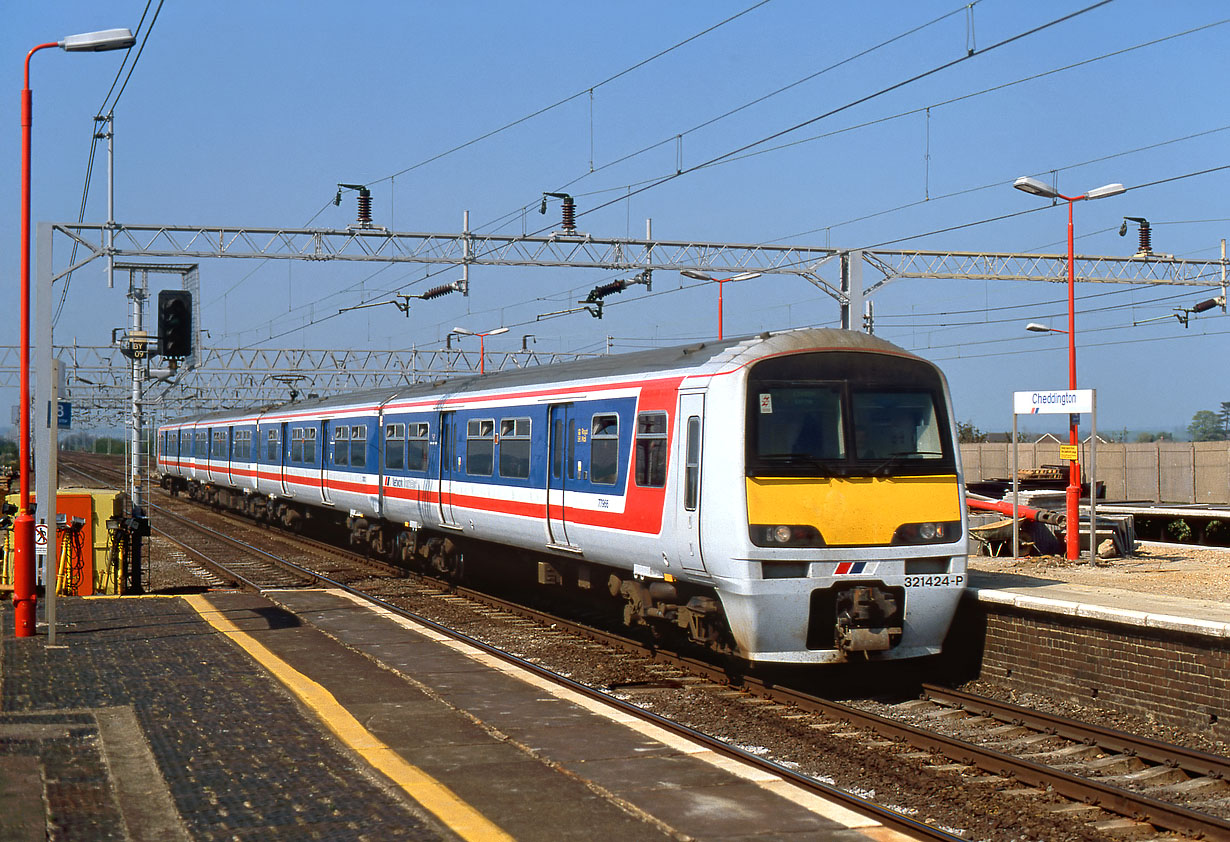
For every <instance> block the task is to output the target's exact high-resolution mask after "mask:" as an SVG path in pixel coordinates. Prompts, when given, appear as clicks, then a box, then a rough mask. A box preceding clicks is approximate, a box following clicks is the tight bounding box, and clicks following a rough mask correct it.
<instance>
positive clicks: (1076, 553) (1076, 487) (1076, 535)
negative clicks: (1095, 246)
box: [1063, 196, 1085, 561]
mask: <svg viewBox="0 0 1230 842" xmlns="http://www.w3.org/2000/svg"><path fill="white" fill-rule="evenodd" d="M1063 198H1065V199H1066V198H1067V197H1066V196H1065V197H1063ZM1083 198H1085V197H1084V196H1077V197H1075V198H1072V199H1067V202H1068V389H1069V390H1070V391H1073V392H1075V391H1076V239H1075V234H1074V231H1073V226H1072V206H1073V205H1075V204H1076V203H1077V202H1078V201H1080V200H1081V199H1083ZM1068 428H1069V429H1068V443H1069V444H1071V445H1079V444H1080V441H1079V439H1078V430H1077V421H1076V415H1075V414H1073V415H1070V416H1068ZM1077 452H1078V454H1079V451H1077ZM1080 470H1081V466H1080V460H1079V459H1073V460H1072V461H1071V462H1069V463H1068V493H1067V499H1066V502H1067V516H1068V525H1067V536H1066V537H1067V557H1068V560H1069V561H1075V560H1076V559H1078V558H1080V555H1081V548H1080V534H1081V528H1080V526H1081V522H1080V498H1081V478H1080Z"/></svg>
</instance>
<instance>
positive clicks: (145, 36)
mask: <svg viewBox="0 0 1230 842" xmlns="http://www.w3.org/2000/svg"><path fill="white" fill-rule="evenodd" d="M163 2H164V0H158V8H157V9H155V10H154V16H153V17H152V18H151V19H150V23H149V27H148V28H146V29H145V30H144V31H142V27H143V26H144V25H145V18H146V15H148V14H149V9H150V5H151V4H152V3H153V0H146V3H145V9H144V11H142V12H141V19H140V20H139V21H138V22H137V32H138V33H142V39H141V46H140V47H138V48H137V54H136V55H135V56H133V55H132V49H131V48H129V49H127V50H125V51H124V60H123V61H122V62H120V66H119V68H118V69H117V70H116V72H115V78H114V79H113V80H112V81H111V87H110V88H108V89H107V94H106V96H104V97H103V101H102V105H100V106H99V107H98V111H97V112H96V114H97V116H96V117H95V118H94V122H95V125H97V123H98V122H99V121H100V120H102V119H106V120H107V121H110V120H111V118H112V117H114V116H115V106H116V105H117V104H119V101H120V97H121V96H123V95H124V90H125V89H126V88H127V87H128V80H129V79H131V78H132V73H133V71H134V70H136V69H137V62H138V61H139V60H140V59H141V53H142V52H144V50H145V45H146V44H147V43H149V35H150V33H151V32H152V31H153V29H154V24H155V23H157V21H158V13H159V12H161V11H162V4H163ZM129 57H132V64H131V65H129V64H128V59H129ZM126 66H127V67H128V75H127V76H124V83H123V84H122V85H120V90H119V93H116V94H115V99H114V100H112V99H111V94H112V93H114V92H115V86H116V85H117V84H119V80H120V76H122V75H123V74H124V68H125V67H126ZM108 102H110V103H111V107H110V108H107V103H108ZM104 109H105V110H106V112H107V113H106V114H105V115H104V114H103V111H104ZM99 139H100V138H99V136H98V131H97V128H95V130H94V131H91V132H90V154H89V157H88V159H87V161H86V167H85V183H84V184H83V186H82V188H81V206H80V208H79V209H78V212H77V222H78V224H80V223H82V222H84V221H85V211H86V206H87V204H88V203H89V197H90V182H91V180H92V179H93V175H94V157H95V155H96V154H97V152H98V141H99ZM79 246H80V243H79V242H78V241H77V240H75V239H74V240H73V248H72V252H71V253H70V256H69V261H68V262H69V265H70V266H72V265H75V264H76V262H77V249H78V247H79ZM72 280H73V273H72V272H69V273H67V274H66V275H65V276H64V286H63V287H62V288H61V289H60V300H59V301H58V302H57V303H56V310H55V313H54V314H53V315H52V317H51V325H52V327H53V328H54V327H55V326H56V325H57V324H58V323H59V321H60V314H61V313H62V312H63V311H64V304H65V302H67V301H68V290H69V286H70V285H71V284H72Z"/></svg>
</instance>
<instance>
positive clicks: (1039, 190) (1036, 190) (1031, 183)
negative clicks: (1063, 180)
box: [1012, 175, 1059, 199]
mask: <svg viewBox="0 0 1230 842" xmlns="http://www.w3.org/2000/svg"><path fill="white" fill-rule="evenodd" d="M1012 186H1013V187H1015V188H1016V189H1017V190H1024V191H1025V192H1026V193H1032V194H1034V195H1035V196H1041V197H1043V198H1044V199H1058V198H1059V192H1058V191H1057V190H1055V189H1054V188H1053V187H1051V186H1050V185H1048V184H1045V183H1043V182H1041V181H1038V179H1036V178H1030V177H1029V176H1027V175H1023V176H1021V177H1020V178H1018V179H1017V180H1016V181H1014V182H1012Z"/></svg>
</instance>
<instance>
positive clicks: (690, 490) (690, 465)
mask: <svg viewBox="0 0 1230 842" xmlns="http://www.w3.org/2000/svg"><path fill="white" fill-rule="evenodd" d="M687 445H688V451H687V456H686V458H685V459H684V462H683V464H684V483H683V507H684V508H685V509H687V510H688V511H689V512H694V511H696V504H697V502H698V500H699V498H700V416H699V415H691V416H688V441H687Z"/></svg>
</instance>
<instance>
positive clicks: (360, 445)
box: [350, 424, 367, 468]
mask: <svg viewBox="0 0 1230 842" xmlns="http://www.w3.org/2000/svg"><path fill="white" fill-rule="evenodd" d="M350 466H351V467H352V468H366V467H367V425H366V424H364V425H362V426H358V427H351V428H350Z"/></svg>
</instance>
